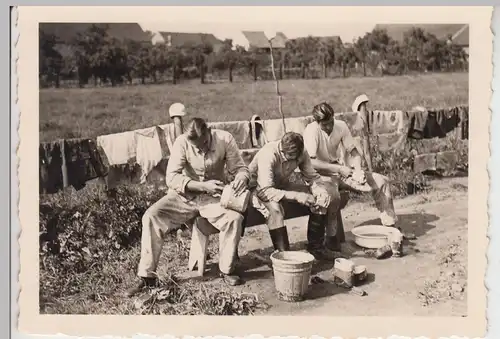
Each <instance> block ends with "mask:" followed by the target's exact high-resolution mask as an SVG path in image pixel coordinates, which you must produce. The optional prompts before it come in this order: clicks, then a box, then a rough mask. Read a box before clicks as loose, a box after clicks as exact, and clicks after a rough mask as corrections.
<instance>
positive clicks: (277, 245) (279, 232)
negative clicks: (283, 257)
mask: <svg viewBox="0 0 500 339" xmlns="http://www.w3.org/2000/svg"><path fill="white" fill-rule="evenodd" d="M269 235H270V236H271V241H272V242H273V246H274V249H275V250H278V251H280V252H282V251H289V250H290V242H289V240H288V232H287V230H286V226H283V227H280V228H276V229H273V230H269Z"/></svg>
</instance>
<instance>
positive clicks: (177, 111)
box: [168, 102, 186, 118]
mask: <svg viewBox="0 0 500 339" xmlns="http://www.w3.org/2000/svg"><path fill="white" fill-rule="evenodd" d="M168 114H169V115H170V117H171V118H173V117H183V116H185V115H186V108H185V107H184V105H183V104H181V103H180V102H176V103H175V104H172V105H171V106H170V108H169V109H168Z"/></svg>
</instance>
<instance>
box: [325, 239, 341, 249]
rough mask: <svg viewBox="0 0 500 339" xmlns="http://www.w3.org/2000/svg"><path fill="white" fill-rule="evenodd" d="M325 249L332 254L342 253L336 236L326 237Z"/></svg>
mask: <svg viewBox="0 0 500 339" xmlns="http://www.w3.org/2000/svg"><path fill="white" fill-rule="evenodd" d="M325 247H326V248H327V249H329V250H330V251H333V252H341V251H342V246H341V244H340V240H339V238H338V237H337V236H336V235H334V236H327V237H326V239H325Z"/></svg>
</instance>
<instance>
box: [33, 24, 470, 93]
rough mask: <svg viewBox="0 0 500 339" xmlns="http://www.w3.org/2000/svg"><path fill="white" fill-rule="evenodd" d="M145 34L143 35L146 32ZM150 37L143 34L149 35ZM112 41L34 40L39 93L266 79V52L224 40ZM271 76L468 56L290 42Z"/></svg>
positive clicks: (438, 48)
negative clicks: (64, 85) (72, 85)
mask: <svg viewBox="0 0 500 339" xmlns="http://www.w3.org/2000/svg"><path fill="white" fill-rule="evenodd" d="M148 33H149V34H150V32H148ZM150 35H151V34H150ZM151 41H152V39H150V41H149V42H137V41H133V40H127V39H125V40H123V39H117V38H115V37H113V36H111V35H110V34H109V27H107V26H101V25H99V26H97V25H92V26H90V27H89V29H88V30H87V31H85V32H84V33H79V34H78V35H77V36H76V37H75V38H74V39H73V41H71V42H70V43H69V44H68V43H65V44H64V43H62V42H61V41H59V40H58V38H57V37H56V36H54V35H50V34H46V33H45V32H43V31H42V30H41V31H40V33H39V51H40V52H39V53H40V55H39V79H40V86H42V87H49V86H55V87H60V86H61V82H64V81H67V80H73V81H76V82H77V83H78V85H79V86H80V87H84V86H86V85H88V84H93V85H97V84H110V85H111V86H117V85H120V84H125V83H128V84H131V83H132V82H133V80H134V79H139V81H140V82H141V83H142V84H145V83H158V82H160V81H162V79H166V78H169V79H170V81H171V82H172V83H173V84H176V83H178V82H179V81H180V80H181V79H186V78H199V79H200V81H201V83H205V82H206V75H207V73H208V72H211V73H218V74H227V78H228V79H229V81H230V82H232V81H233V79H234V76H235V75H246V76H250V77H252V78H253V79H254V80H255V81H257V80H259V79H265V78H270V77H271V74H270V66H271V65H270V63H271V61H270V60H271V58H270V50H269V49H256V48H252V49H250V50H245V48H243V47H242V46H233V41H232V40H230V39H226V40H224V42H223V45H222V47H220V48H217V50H215V48H214V46H212V45H210V44H208V43H201V44H188V43H186V44H184V45H182V46H167V45H166V44H162V43H159V44H154V45H153V43H152V42H151ZM273 57H274V66H275V69H276V76H277V77H278V78H279V79H283V78H321V77H324V78H327V77H329V76H330V75H331V74H332V72H335V74H336V75H338V76H342V77H348V76H351V75H352V74H354V73H359V74H361V75H363V76H368V75H376V74H379V75H380V74H381V75H401V74H408V73H411V72H444V71H467V70H468V55H467V53H466V52H465V51H464V49H463V48H462V47H461V46H458V45H456V44H454V43H453V42H452V41H451V40H447V41H443V40H439V39H438V38H436V36H434V35H433V34H431V33H429V32H425V31H423V30H422V29H421V28H412V29H410V30H408V31H407V32H406V33H405V34H404V40H403V42H402V43H400V42H398V41H395V40H394V39H392V38H391V37H390V36H389V35H388V34H387V31H385V30H380V29H374V30H373V31H371V32H368V33H366V34H365V35H364V36H362V37H359V38H358V39H356V40H355V41H354V42H353V43H343V42H342V41H341V40H340V39H338V38H334V37H332V38H317V37H313V36H308V37H302V38H296V39H290V40H288V41H287V42H286V47H285V48H274V49H273Z"/></svg>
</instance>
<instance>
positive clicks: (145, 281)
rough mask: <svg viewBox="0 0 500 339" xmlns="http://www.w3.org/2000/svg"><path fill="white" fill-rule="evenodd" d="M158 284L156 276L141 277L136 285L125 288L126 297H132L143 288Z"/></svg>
mask: <svg viewBox="0 0 500 339" xmlns="http://www.w3.org/2000/svg"><path fill="white" fill-rule="evenodd" d="M157 286H158V279H156V278H149V277H148V278H146V277H141V280H140V281H139V283H137V285H136V286H134V287H132V288H130V289H128V290H127V293H126V295H127V297H132V296H133V295H135V294H137V293H139V292H141V291H142V290H144V289H145V288H148V287H157Z"/></svg>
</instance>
